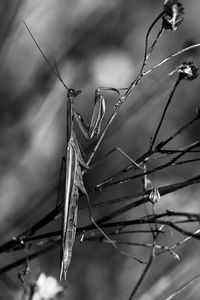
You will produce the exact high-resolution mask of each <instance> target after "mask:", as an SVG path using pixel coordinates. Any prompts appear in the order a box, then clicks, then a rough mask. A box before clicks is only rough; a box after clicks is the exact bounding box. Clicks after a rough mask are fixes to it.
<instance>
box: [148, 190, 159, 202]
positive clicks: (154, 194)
mask: <svg viewBox="0 0 200 300" xmlns="http://www.w3.org/2000/svg"><path fill="white" fill-rule="evenodd" d="M149 200H150V201H151V202H152V203H153V204H155V203H157V202H158V201H159V200H160V193H159V190H158V189H157V188H155V189H153V190H152V191H151V193H150V194H149Z"/></svg>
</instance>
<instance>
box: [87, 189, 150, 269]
mask: <svg viewBox="0 0 200 300" xmlns="http://www.w3.org/2000/svg"><path fill="white" fill-rule="evenodd" d="M85 195H86V198H87V202H88V212H89V218H90V221H91V223H92V224H93V225H94V226H95V227H96V228H97V230H98V231H99V233H100V234H101V235H102V236H103V237H104V238H105V239H106V240H107V241H108V242H109V243H110V244H111V245H112V246H113V247H114V248H115V249H116V250H117V251H119V252H120V253H121V254H122V255H125V256H127V257H129V258H131V259H134V260H136V261H137V262H140V263H142V264H143V263H144V262H143V261H141V260H140V259H138V258H135V257H133V256H132V255H131V254H128V253H127V252H125V251H123V250H121V249H120V247H118V246H117V242H116V241H113V240H111V239H110V238H109V236H108V235H107V234H106V233H105V232H104V231H103V229H101V227H100V226H99V225H98V224H97V223H96V221H95V220H94V218H93V216H92V208H91V203H90V199H89V196H88V194H87V193H85Z"/></svg>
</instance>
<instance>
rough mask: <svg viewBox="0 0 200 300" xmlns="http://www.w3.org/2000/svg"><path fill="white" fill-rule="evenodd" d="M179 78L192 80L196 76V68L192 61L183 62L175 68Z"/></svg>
mask: <svg viewBox="0 0 200 300" xmlns="http://www.w3.org/2000/svg"><path fill="white" fill-rule="evenodd" d="M177 71H178V73H179V76H180V79H186V80H193V79H195V78H197V76H198V75H199V74H198V68H196V67H195V65H194V64H193V62H183V63H182V64H181V65H180V66H179V67H178V69H177Z"/></svg>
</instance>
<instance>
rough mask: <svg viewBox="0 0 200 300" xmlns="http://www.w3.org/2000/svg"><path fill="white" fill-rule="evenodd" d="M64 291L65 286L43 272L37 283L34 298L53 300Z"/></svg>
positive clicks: (34, 299) (37, 299) (36, 299)
mask: <svg viewBox="0 0 200 300" xmlns="http://www.w3.org/2000/svg"><path fill="white" fill-rule="evenodd" d="M61 292H63V287H62V286H61V285H59V284H58V282H57V280H56V279H55V278H54V277H52V276H46V275H45V274H44V273H41V274H40V276H39V277H38V279H37V281H36V284H35V292H34V295H33V297H32V300H52V299H55V297H57V296H58V294H59V293H61Z"/></svg>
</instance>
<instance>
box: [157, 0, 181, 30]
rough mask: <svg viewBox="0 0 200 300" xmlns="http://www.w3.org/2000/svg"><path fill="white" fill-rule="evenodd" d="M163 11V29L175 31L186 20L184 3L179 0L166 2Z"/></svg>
mask: <svg viewBox="0 0 200 300" xmlns="http://www.w3.org/2000/svg"><path fill="white" fill-rule="evenodd" d="M163 10H164V13H163V16H162V19H163V24H162V26H163V28H164V29H165V30H170V31H175V30H176V29H177V27H178V26H179V25H180V24H181V23H182V22H183V19H184V7H183V5H182V3H181V2H180V1H178V0H165V2H164V9H163Z"/></svg>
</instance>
